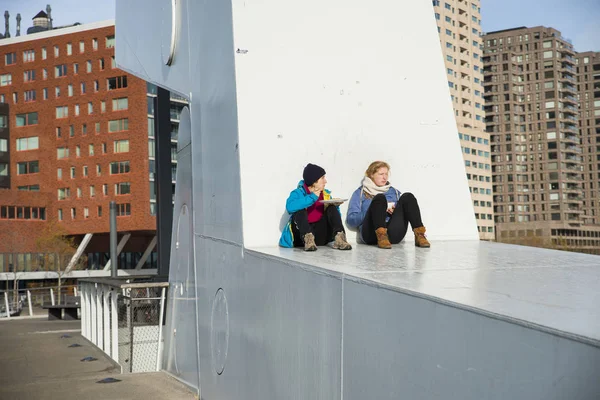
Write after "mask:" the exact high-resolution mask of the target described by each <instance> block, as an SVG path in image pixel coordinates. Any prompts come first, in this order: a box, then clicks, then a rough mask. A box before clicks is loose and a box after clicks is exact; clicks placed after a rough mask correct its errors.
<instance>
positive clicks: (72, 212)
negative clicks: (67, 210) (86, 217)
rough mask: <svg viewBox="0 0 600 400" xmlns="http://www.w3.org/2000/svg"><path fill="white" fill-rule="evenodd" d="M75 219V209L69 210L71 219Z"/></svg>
mask: <svg viewBox="0 0 600 400" xmlns="http://www.w3.org/2000/svg"><path fill="white" fill-rule="evenodd" d="M75 218H77V210H76V209H75V208H71V219H75Z"/></svg>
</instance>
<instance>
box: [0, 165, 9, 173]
mask: <svg viewBox="0 0 600 400" xmlns="http://www.w3.org/2000/svg"><path fill="white" fill-rule="evenodd" d="M0 176H8V164H7V163H0Z"/></svg>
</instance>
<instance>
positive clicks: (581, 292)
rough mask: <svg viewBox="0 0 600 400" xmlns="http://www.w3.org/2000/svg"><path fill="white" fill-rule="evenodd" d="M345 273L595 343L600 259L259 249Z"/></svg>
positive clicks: (442, 246)
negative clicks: (307, 251) (308, 251)
mask: <svg viewBox="0 0 600 400" xmlns="http://www.w3.org/2000/svg"><path fill="white" fill-rule="evenodd" d="M260 251H262V252H264V253H268V254H270V255H273V256H276V257H282V258H284V259H286V260H290V261H295V262H301V263H304V264H307V265H311V266H313V267H314V268H320V269H322V270H324V271H336V272H339V273H344V274H345V275H346V276H349V277H350V279H353V280H358V281H361V282H365V283H367V284H370V285H379V286H385V287H389V288H392V289H394V290H397V291H401V292H410V293H413V294H414V295H415V296H421V297H430V298H436V299H438V300H437V301H440V302H446V303H453V304H455V305H456V306H457V307H463V308H468V309H472V310H479V311H480V312H484V313H486V314H487V315H493V316H495V317H497V318H503V319H506V320H515V321H516V322H518V323H520V324H526V325H528V326H532V325H537V326H539V327H540V329H547V330H550V331H553V332H556V333H558V334H562V335H566V336H569V337H579V338H580V339H581V340H587V341H589V342H590V343H594V342H595V343H598V342H600V308H599V307H598V304H600V290H599V288H600V257H598V256H594V255H587V254H576V253H568V252H562V251H556V250H547V249H537V248H531V247H524V246H513V245H505V244H499V243H489V242H480V241H461V242H440V241H436V242H433V243H432V247H431V248H430V249H419V248H415V246H414V245H413V244H410V243H402V244H400V245H397V246H395V248H394V249H392V250H391V251H382V250H381V249H378V248H377V247H375V246H366V245H357V246H356V247H355V248H354V250H352V251H350V252H339V251H335V250H332V249H329V248H320V249H319V251H317V252H314V253H306V252H303V251H299V250H292V249H280V248H275V247H273V248H262V249H260Z"/></svg>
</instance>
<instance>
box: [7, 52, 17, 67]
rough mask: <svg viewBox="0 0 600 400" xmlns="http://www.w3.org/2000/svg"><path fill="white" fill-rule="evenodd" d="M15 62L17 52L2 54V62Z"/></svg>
mask: <svg viewBox="0 0 600 400" xmlns="http://www.w3.org/2000/svg"><path fill="white" fill-rule="evenodd" d="M16 63H17V53H6V54H5V55H4V64H5V65H13V64H16Z"/></svg>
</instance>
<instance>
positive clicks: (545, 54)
mask: <svg viewBox="0 0 600 400" xmlns="http://www.w3.org/2000/svg"><path fill="white" fill-rule="evenodd" d="M553 56H554V52H553V51H552V50H550V51H545V52H544V58H552V57H553Z"/></svg>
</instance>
